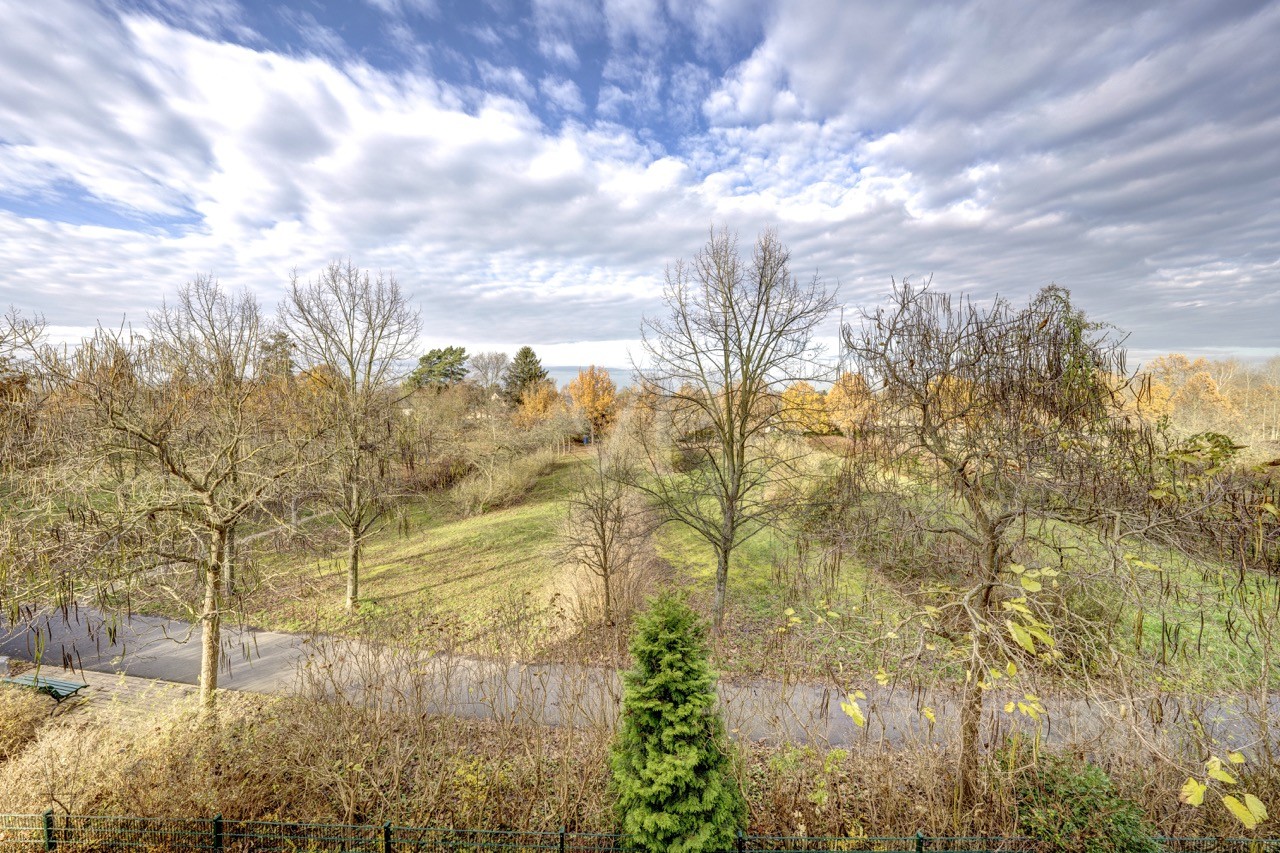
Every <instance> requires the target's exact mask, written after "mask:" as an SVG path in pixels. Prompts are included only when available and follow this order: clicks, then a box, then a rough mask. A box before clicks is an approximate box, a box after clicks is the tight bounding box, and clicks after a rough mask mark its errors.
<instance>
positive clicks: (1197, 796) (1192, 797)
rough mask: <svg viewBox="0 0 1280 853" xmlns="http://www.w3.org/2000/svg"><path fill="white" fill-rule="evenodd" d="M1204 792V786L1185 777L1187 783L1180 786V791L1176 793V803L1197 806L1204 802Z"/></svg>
mask: <svg viewBox="0 0 1280 853" xmlns="http://www.w3.org/2000/svg"><path fill="white" fill-rule="evenodd" d="M1205 790H1206V789H1205V786H1204V785H1202V784H1200V782H1199V781H1198V780H1196V779H1193V778H1191V777H1187V781H1186V782H1184V783H1183V784H1182V790H1181V791H1179V792H1178V802H1180V803H1186V804H1187V805H1189V806H1198V805H1200V804H1201V803H1203V802H1204V792H1205Z"/></svg>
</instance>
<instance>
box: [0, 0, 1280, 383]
mask: <svg viewBox="0 0 1280 853" xmlns="http://www.w3.org/2000/svg"><path fill="white" fill-rule="evenodd" d="M0 21H2V22H3V26H0V75H2V78H3V80H4V83H3V84H0V308H3V307H5V306H6V305H11V306H14V307H16V308H17V309H19V310H21V311H23V312H25V313H26V314H28V315H31V314H41V315H43V316H44V317H45V319H46V320H47V321H48V322H49V323H50V324H51V328H52V329H53V331H54V332H55V333H56V334H59V335H64V336H68V337H74V336H75V335H77V334H80V333H81V332H83V331H84V330H86V329H88V328H91V327H92V326H93V325H94V324H95V323H98V322H101V323H103V324H106V325H118V324H119V323H120V322H121V321H122V318H127V319H128V320H129V321H131V322H134V323H141V322H143V321H144V320H145V317H146V315H147V312H148V311H150V310H153V309H155V308H156V307H158V306H159V304H160V301H161V299H162V298H164V297H166V296H170V297H171V296H172V294H174V293H175V292H176V291H177V289H178V288H179V287H181V286H182V285H183V284H184V283H185V282H187V281H190V280H191V279H193V278H194V277H195V276H197V275H200V274H210V275H213V276H215V277H216V278H217V279H218V280H219V281H220V283H221V284H222V285H223V286H225V287H228V288H233V289H236V288H247V289H249V290H251V291H253V292H254V293H255V294H256V295H257V296H258V298H259V299H260V301H261V302H262V304H263V305H264V306H265V307H267V308H268V310H274V307H275V306H276V305H277V304H278V302H279V300H280V298H281V296H282V294H283V292H284V289H285V287H286V286H287V284H288V282H289V279H290V275H291V274H293V273H294V272H296V274H297V275H298V276H299V277H300V278H302V279H303V280H306V279H308V278H311V277H314V276H315V275H316V274H317V273H318V272H319V271H320V270H321V269H322V268H323V267H324V265H325V264H326V263H328V262H330V261H333V260H348V259H349V260H350V261H351V262H352V263H353V264H355V265H356V266H358V267H360V268H363V269H369V270H373V271H378V270H381V271H383V272H384V273H387V274H391V275H394V277H395V278H396V280H397V281H398V282H399V284H400V286H401V287H402V288H403V289H404V290H405V291H407V292H409V293H410V294H412V298H413V300H414V303H415V305H416V306H417V307H418V308H419V309H420V311H421V316H422V321H423V332H422V346H423V348H424V350H425V349H426V348H430V347H436V346H446V345H452V344H458V345H463V346H466V347H467V349H468V350H469V351H470V352H477V351H482V350H491V349H500V350H504V351H507V352H509V353H513V352H514V351H515V349H516V348H517V347H519V346H521V345H524V344H528V345H531V346H533V347H534V349H535V350H536V351H537V353H538V355H539V356H541V358H542V361H543V363H544V364H548V365H578V364H590V363H595V364H603V365H609V366H614V367H621V366H625V365H627V364H628V354H629V353H631V354H632V355H638V350H637V348H636V341H637V339H638V337H639V330H640V326H641V321H642V318H643V317H645V316H657V315H659V314H660V313H661V312H662V310H663V309H662V283H663V275H664V270H665V269H666V268H667V267H668V265H670V264H672V263H673V262H675V261H676V260H677V259H679V258H682V257H683V258H688V257H691V256H692V255H693V254H695V253H696V252H697V251H698V250H699V248H701V246H702V245H703V244H704V243H705V242H706V239H707V237H708V234H709V233H710V230H711V229H712V228H717V227H727V228H729V229H732V230H735V231H737V232H738V234H739V235H740V239H741V241H742V243H743V244H744V245H746V246H749V244H750V243H751V242H752V241H753V240H754V238H755V236H756V234H757V233H759V231H760V230H761V229H763V228H766V227H772V228H776V229H777V232H778V234H779V236H780V237H781V239H782V241H783V242H784V243H786V244H787V245H788V246H789V247H790V249H791V253H792V254H791V265H792V271H793V272H794V273H795V274H796V275H797V276H799V277H800V278H802V279H808V278H810V277H812V276H813V275H815V274H816V275H818V276H820V277H821V278H822V279H823V281H825V282H826V283H827V284H828V285H829V286H831V287H835V288H838V294H839V301H840V303H841V304H842V305H843V306H844V310H845V316H846V319H849V318H851V317H853V316H855V315H856V314H857V311H858V310H859V308H868V307H873V306H874V305H876V304H877V303H879V302H883V301H884V300H885V299H886V298H887V296H888V294H889V292H890V288H891V286H892V280H893V278H895V277H896V278H898V279H899V280H900V279H901V278H903V277H910V278H911V279H912V280H913V281H921V280H925V279H928V278H930V277H932V286H933V287H934V288H935V289H938V290H943V291H947V292H953V293H960V292H963V293H967V294H970V295H972V296H974V297H975V298H978V299H989V298H991V297H993V296H995V295H997V294H998V295H1001V296H1005V297H1008V298H1010V299H1013V300H1018V301H1023V300H1025V299H1027V298H1029V297H1030V296H1031V295H1032V294H1034V293H1035V292H1036V291H1037V290H1039V289H1040V288H1041V287H1043V286H1045V285H1047V284H1049V283H1057V284H1060V285H1063V286H1065V287H1067V288H1068V289H1070V290H1071V292H1072V294H1073V297H1074V299H1075V301H1076V302H1077V304H1078V305H1080V306H1081V307H1083V308H1084V309H1085V310H1086V311H1087V312H1088V313H1089V314H1090V315H1091V316H1092V317H1094V318H1096V319H1100V320H1105V321H1108V322H1111V323H1113V324H1115V325H1116V326H1117V327H1118V328H1119V329H1121V330H1123V331H1125V332H1127V333H1128V334H1129V338H1128V345H1129V348H1130V351H1131V353H1132V354H1133V355H1134V356H1136V357H1137V358H1138V359H1142V358H1145V357H1150V356H1152V355H1155V354H1159V353H1162V352H1169V351H1181V352H1187V353H1196V354H1205V355H1211V356H1212V355H1217V356H1226V355H1236V356H1241V357H1245V358H1256V357H1264V356H1270V355H1273V354H1276V353H1280V50H1278V49H1277V48H1276V45H1277V44H1280V3H1275V2H1272V3H1260V2H1230V0H1218V2H1211V3H1206V2H1202V0H1195V2H1172V1H1171V2H1152V3H1140V2H1124V3H1116V2H1110V0H1098V2H1071V0H1059V2H1054V3H1027V2H1025V0H1008V2H955V3H884V2H878V0H876V1H875V2H857V1H856V0H795V2H782V1H781V0H780V1H779V2H772V0H346V2H335V1H334V0H304V1H303V2H295V3H286V4H275V3H260V2H251V1H250V0H240V2H237V0H121V2H107V0H102V2H94V0H79V2H76V1H75V0H40V2H31V0H0ZM837 323H838V316H833V317H832V319H831V321H830V322H829V323H828V324H827V325H826V327H824V329H823V336H824V337H825V338H826V339H827V340H829V341H831V342H834V341H835V339H836V333H837Z"/></svg>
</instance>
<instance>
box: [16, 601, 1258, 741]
mask: <svg viewBox="0 0 1280 853" xmlns="http://www.w3.org/2000/svg"><path fill="white" fill-rule="evenodd" d="M222 633H223V655H222V671H221V673H220V675H219V687H220V688H222V689H229V690H243V691H252V692H259V693H268V694H281V695H287V694H290V693H292V692H294V691H296V690H300V689H307V688H309V689H310V690H312V691H315V690H317V689H318V690H321V691H323V692H327V693H328V694H329V695H333V694H334V693H336V692H343V693H347V694H349V695H358V696H371V697H375V698H374V699H372V700H369V701H378V702H384V703H395V702H401V703H410V702H411V703H412V704H411V705H405V707H414V708H417V709H425V710H427V711H430V712H432V713H441V714H450V715H456V716H466V717H475V718H489V719H508V720H512V721H517V722H525V723H538V724H544V725H564V724H569V723H572V724H583V723H588V722H604V723H606V724H612V722H613V720H614V719H616V716H617V713H618V706H619V700H620V697H621V693H622V688H621V683H620V678H619V676H618V674H617V672H615V671H613V670H611V669H604V668H599V667H585V666H572V665H565V664H552V663H548V664H533V663H523V662H519V661H498V660H491V659H484V658H475V657H467V656H461V655H425V654H424V655H415V654H413V653H411V652H406V651H404V650H388V651H378V650H374V649H372V648H371V647H369V646H366V645H364V644H361V643H360V642H359V641H355V640H344V639H338V638H325V637H318V638H316V637H311V638H308V637H304V636H301V635H296V634H283V633H276V632H271V631H255V630H249V629H243V628H238V627H235V626H227V625H224V626H223V631H222ZM37 651H39V652H40V653H41V662H42V666H46V667H63V666H67V667H69V668H71V669H87V670H91V671H96V672H122V673H126V674H128V675H131V676H137V677H142V678H151V679H157V680H160V681H170V682H177V683H180V684H195V683H197V681H198V676H199V672H200V635H199V629H198V628H194V629H193V627H192V626H191V625H189V624H187V623H184V622H179V621H176V620H172V619H164V618H158V617H151V616H140V615H135V616H132V617H130V618H123V619H112V618H111V617H109V616H107V615H104V614H102V613H100V612H98V611H96V610H94V609H92V608H87V607H81V608H78V609H75V610H71V611H69V612H67V613H65V614H63V613H52V614H44V616H43V617H41V618H37V619H34V620H29V621H28V622H25V623H22V624H18V625H13V626H8V627H5V626H0V655H7V656H9V657H12V658H17V659H23V660H34V659H35V657H36V653H37ZM867 681H869V682H870V683H869V684H866V683H864V684H850V685H842V686H840V688H839V689H836V688H833V687H832V686H824V685H820V684H812V683H804V682H799V683H782V682H776V681H767V680H752V681H746V682H741V683H739V682H734V681H724V680H722V681H721V683H720V685H719V693H720V700H721V704H722V707H723V709H724V712H725V719H726V722H727V724H728V726H729V728H730V730H731V732H733V733H734V735H735V736H738V737H745V738H750V739H752V740H757V741H768V742H782V741H801V742H804V741H811V742H819V743H827V744H830V745H832V746H848V745H851V744H854V743H857V742H879V743H884V744H887V745H903V744H927V743H933V744H946V743H949V742H954V741H955V738H956V736H957V734H958V716H959V715H958V705H957V702H956V697H955V695H954V694H953V693H950V692H947V691H932V692H926V691H923V690H920V689H916V688H904V687H901V686H890V687H881V686H879V685H877V684H875V682H874V680H872V679H867ZM859 688H860V689H862V690H863V691H865V696H864V697H863V698H861V699H859V700H858V703H859V709H860V710H861V712H862V714H863V715H864V716H865V718H866V724H865V725H864V726H858V725H855V724H854V722H853V720H852V719H851V717H850V716H849V715H848V714H846V713H845V712H844V711H843V710H842V709H841V708H840V703H841V702H842V701H846V700H847V699H848V691H850V690H854V689H859ZM1020 698H1022V697H1021V695H1016V696H1004V695H1002V694H1000V693H998V692H996V691H992V694H990V695H989V696H988V699H987V702H986V706H987V708H988V711H987V714H986V717H985V721H984V737H985V739H986V740H988V742H991V743H995V742H998V741H999V739H1000V736H1001V735H1002V733H1005V732H1008V731H1010V730H1011V729H1013V728H1019V729H1023V730H1027V731H1030V730H1031V729H1033V728H1034V727H1035V726H1036V725H1037V723H1036V722H1035V721H1033V720H1031V719H1029V718H1028V717H1026V716H1024V715H1021V714H1018V713H1016V712H1015V713H1014V714H1006V713H1004V712H1003V706H1004V703H1005V702H1006V701H1007V700H1008V699H1020ZM1263 701H1265V702H1266V703H1267V705H1268V713H1269V714H1270V715H1271V719H1280V694H1276V693H1272V694H1270V696H1269V697H1266V698H1265V700H1263ZM1045 704H1046V705H1047V706H1048V708H1049V712H1048V713H1047V715H1046V716H1045V718H1044V719H1042V720H1041V721H1040V723H1039V725H1041V727H1042V728H1041V736H1042V737H1043V738H1045V739H1046V740H1048V741H1050V742H1054V741H1072V742H1076V743H1081V742H1087V741H1089V740H1090V739H1094V738H1100V737H1102V736H1104V735H1105V733H1106V732H1108V731H1114V730H1116V727H1117V726H1121V727H1123V728H1127V727H1136V728H1138V729H1140V730H1141V731H1143V732H1145V733H1146V734H1147V735H1149V736H1153V737H1168V736H1170V733H1174V735H1175V736H1176V732H1177V730H1178V729H1179V728H1180V726H1179V725H1178V724H1179V723H1182V722H1185V721H1186V718H1187V717H1188V716H1189V715H1194V716H1195V717H1196V719H1197V720H1198V722H1199V725H1201V726H1204V727H1205V729H1206V731H1207V732H1208V733H1209V734H1216V735H1217V736H1219V737H1220V738H1222V739H1223V740H1224V742H1227V743H1232V744H1233V745H1234V746H1237V747H1242V748H1245V749H1246V750H1247V749H1248V748H1249V746H1250V743H1251V742H1252V743H1253V745H1256V743H1257V740H1256V731H1255V729H1254V725H1253V722H1252V721H1254V720H1256V719H1257V718H1258V716H1259V715H1258V713H1257V710H1258V708H1257V706H1258V704H1259V700H1256V699H1251V698H1250V697H1245V696H1236V697H1226V698H1223V697H1216V698H1215V697H1170V696H1166V697H1161V698H1160V699H1159V700H1152V699H1151V698H1144V697H1131V698H1127V699H1123V698H1117V699H1112V700H1109V701H1096V700H1095V701H1085V700H1082V699H1057V700H1050V699H1046V700H1045ZM926 708H927V709H928V713H926V710H925V709H926ZM930 714H932V716H933V719H932V720H930V719H929V715H930ZM1276 729H1280V726H1277V727H1276ZM1275 736H1276V735H1275V734H1273V735H1272V737H1273V738H1274V737H1275ZM1097 742H1098V743H1099V744H1101V743H1102V740H1098V741H1097Z"/></svg>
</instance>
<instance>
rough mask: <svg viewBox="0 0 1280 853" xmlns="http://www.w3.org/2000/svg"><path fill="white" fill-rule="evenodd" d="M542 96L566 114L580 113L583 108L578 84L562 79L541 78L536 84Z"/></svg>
mask: <svg viewBox="0 0 1280 853" xmlns="http://www.w3.org/2000/svg"><path fill="white" fill-rule="evenodd" d="M538 89H539V90H540V91H541V92H542V96H543V97H544V98H546V99H547V100H548V101H550V102H551V103H552V104H554V105H555V106H556V107H557V108H558V109H560V110H562V111H564V112H566V113H581V112H582V111H583V110H584V109H585V106H584V105H583V103H582V92H581V91H580V90H579V89H578V84H577V83H574V82H573V81H572V80H568V79H566V78H564V77H543V78H542V80H540V81H539V82H538Z"/></svg>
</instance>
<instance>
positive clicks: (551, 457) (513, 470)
mask: <svg viewBox="0 0 1280 853" xmlns="http://www.w3.org/2000/svg"><path fill="white" fill-rule="evenodd" d="M559 459H560V454H559V453H557V452H556V451H554V450H546V449H543V450H535V451H533V452H531V453H528V454H526V455H522V456H516V457H513V458H511V459H508V460H503V461H501V462H497V463H495V464H494V465H493V466H492V467H490V468H488V469H482V470H478V471H475V472H473V473H472V474H471V475H469V476H468V477H467V478H466V479H464V480H462V481H461V482H460V483H458V484H457V485H456V486H454V488H453V501H454V504H455V505H456V506H457V507H458V511H459V512H461V513H462V514H463V515H468V516H473V515H483V514H484V513H486V512H489V511H491V510H495V509H502V508H503V507H507V506H511V505H512V504H514V503H516V502H517V501H519V500H520V499H521V498H523V497H524V496H525V495H527V494H528V493H529V492H530V491H531V490H532V489H533V487H534V486H535V485H537V483H538V478H539V477H541V476H542V475H543V474H546V473H547V472H548V471H550V470H551V469H552V468H553V467H554V466H555V464H556V462H557V461H558V460H559Z"/></svg>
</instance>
